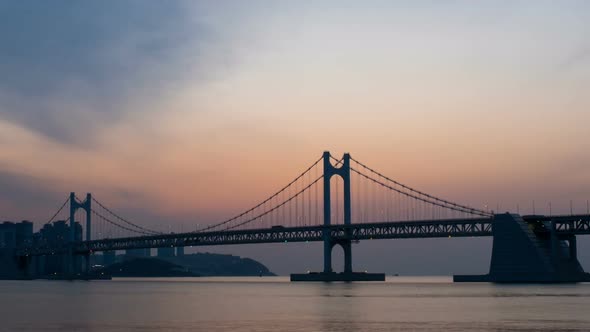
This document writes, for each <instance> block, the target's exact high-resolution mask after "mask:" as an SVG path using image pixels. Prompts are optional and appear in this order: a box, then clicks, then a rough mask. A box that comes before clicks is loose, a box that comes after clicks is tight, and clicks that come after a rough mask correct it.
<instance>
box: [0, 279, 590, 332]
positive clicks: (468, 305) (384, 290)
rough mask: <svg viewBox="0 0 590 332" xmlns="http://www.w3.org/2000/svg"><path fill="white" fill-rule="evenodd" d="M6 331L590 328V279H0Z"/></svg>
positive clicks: (0, 328) (504, 329) (559, 329)
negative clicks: (557, 281) (579, 281)
mask: <svg viewBox="0 0 590 332" xmlns="http://www.w3.org/2000/svg"><path fill="white" fill-rule="evenodd" d="M0 294H1V296H0V308H1V309H2V311H1V312H2V314H1V315H0V317H1V325H0V330H2V331H130V330H131V331H589V330H590V317H589V316H588V315H587V311H588V308H589V307H590V284H577V285H493V284H453V283H452V282H451V279H450V278H446V277H415V278H409V277H403V278H402V277H392V278H389V279H388V281H387V282H384V283H349V284H347V283H332V284H327V283H290V282H289V281H288V278H284V277H269V278H180V279H171V278H163V279H118V280H113V281H93V282H82V281H80V282H63V281H27V282H24V281H23V282H20V281H0Z"/></svg>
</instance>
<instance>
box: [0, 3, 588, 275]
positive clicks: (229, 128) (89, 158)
mask: <svg viewBox="0 0 590 332" xmlns="http://www.w3.org/2000/svg"><path fill="white" fill-rule="evenodd" d="M0 41H1V44H0V220H22V219H28V220H32V221H34V222H35V223H36V225H37V227H39V226H40V225H42V224H43V223H44V222H45V221H47V219H48V218H49V217H50V216H51V214H52V213H53V212H54V211H55V209H56V208H57V207H59V205H60V204H61V203H62V202H63V200H64V199H65V197H66V196H67V194H68V193H69V192H72V191H75V192H77V193H79V195H83V194H84V193H86V192H92V193H93V195H94V196H95V197H97V198H99V199H100V200H101V201H102V202H105V203H107V204H108V205H109V206H110V207H112V208H113V209H114V210H116V211H118V212H120V214H123V215H125V216H126V217H128V218H129V219H131V220H141V222H138V223H141V224H142V225H147V226H150V227H161V228H164V229H165V228H168V229H170V230H174V231H181V230H186V229H193V228H195V227H196V225H199V224H206V223H211V222H215V221H218V220H223V219H225V218H227V217H229V216H231V215H233V214H235V213H236V212H240V211H242V210H245V209H246V208H248V207H250V206H252V205H254V204H256V203H257V202H258V201H260V200H263V199H264V198H266V197H267V196H268V195H269V194H270V193H272V192H274V191H276V190H277V189H278V188H280V187H282V186H283V185H284V184H286V183H287V182H289V181H290V180H291V179H292V178H293V177H295V176H296V175H298V174H299V173H300V172H301V171H302V170H303V169H304V168H305V167H307V166H308V165H309V164H310V163H311V162H313V161H314V160H316V159H317V158H318V157H319V156H320V155H321V153H322V152H323V151H325V150H329V151H331V152H332V153H333V154H334V155H341V154H342V153H343V152H350V153H351V155H352V156H353V157H355V158H356V159H358V160H361V161H363V162H365V163H366V164H369V165H371V166H372V167H374V168H376V169H378V170H380V171H381V172H382V173H384V174H387V175H388V176H390V177H392V178H395V179H397V180H399V181H401V182H403V183H407V184H410V185H412V186H413V187H416V188H419V189H421V190H423V191H426V192H428V193H432V194H435V195H438V196H442V197H444V198H447V199H450V200H453V201H457V202H461V203H464V204H468V205H471V206H474V207H478V208H482V207H484V206H495V207H497V208H499V209H500V210H502V211H503V210H510V211H515V210H516V206H517V205H518V206H519V209H520V210H521V212H527V211H528V212H531V207H532V201H535V203H536V209H537V212H545V213H546V212H548V211H544V210H547V209H548V204H549V202H551V204H552V209H553V212H554V213H569V210H570V209H569V204H570V201H571V202H572V205H573V207H574V210H575V211H574V212H578V213H585V212H586V201H587V200H588V199H590V186H589V184H590V154H588V153H587V151H588V150H589V148H590V139H588V137H587V136H588V134H587V132H588V130H587V127H588V123H590V93H589V88H588V87H590V3H589V2H587V1H562V2H559V3H558V2H555V1H477V2H473V1H363V2H355V1H297V2H293V1H248V2H245V1H215V2H209V1H207V2H206V1H203V2H201V1H159V2H156V1H141V0H117V1H114V0H106V1H100V2H96V1H86V0H83V1H73V0H70V1H65V0H55V1H51V2H40V1H30V0H18V1H17V0H8V1H3V2H2V3H1V4H0ZM490 248H491V239H453V240H452V241H450V240H447V239H439V240H403V241H389V240H388V241H385V240H384V241H374V242H371V243H361V244H359V245H357V246H356V247H355V248H354V255H355V258H354V262H355V266H358V267H359V268H367V269H371V270H376V271H377V272H380V271H383V272H388V273H403V274H451V273H485V272H486V271H487V267H488V263H489V254H490ZM589 248H590V240H587V239H582V240H581V241H579V251H580V259H581V261H582V263H583V265H585V267H586V269H590V255H589V254H584V251H586V252H590V251H588V250H587V249H589ZM203 250H207V251H214V252H224V253H232V254H236V255H241V256H249V257H252V258H255V259H258V260H260V261H262V262H263V263H265V264H266V265H268V266H269V268H271V270H273V271H276V272H279V273H289V272H300V271H302V270H308V269H319V268H320V267H321V246H320V244H309V245H296V244H293V245H289V246H285V245H260V246H254V245H252V246H229V247H223V248H221V247H220V248H204V249H203ZM396 252H399V253H404V254H400V255H396V254H395V253H396ZM408 252H412V253H413V254H412V257H408V256H407V253H408ZM392 253H393V254H392ZM335 255H336V256H338V255H340V256H342V255H341V253H338V252H336V251H335ZM335 259H336V260H339V259H338V258H335ZM336 265H338V264H336Z"/></svg>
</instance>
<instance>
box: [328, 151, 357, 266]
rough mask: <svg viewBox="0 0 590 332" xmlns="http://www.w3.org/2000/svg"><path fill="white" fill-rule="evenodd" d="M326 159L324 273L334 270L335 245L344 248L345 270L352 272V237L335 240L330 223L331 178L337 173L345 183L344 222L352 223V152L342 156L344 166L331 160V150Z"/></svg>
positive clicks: (346, 223)
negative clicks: (333, 254) (333, 253)
mask: <svg viewBox="0 0 590 332" xmlns="http://www.w3.org/2000/svg"><path fill="white" fill-rule="evenodd" d="M323 159H324V160H323V161H324V226H325V227H324V231H323V234H322V235H323V237H324V273H331V272H333V271H332V249H333V247H334V246H335V245H340V246H341V247H342V249H343V250H344V272H345V273H352V246H351V244H352V241H351V240H350V238H348V239H345V240H337V241H336V240H333V239H332V236H331V233H330V227H329V226H330V224H331V220H332V202H331V190H330V189H331V186H330V180H331V179H332V176H334V175H337V176H340V177H341V178H342V182H343V183H344V191H343V194H344V204H343V209H344V224H345V225H350V211H351V207H350V154H348V153H345V154H344V156H343V158H342V166H340V167H335V166H334V165H332V162H331V161H330V152H328V151H326V152H324V155H323Z"/></svg>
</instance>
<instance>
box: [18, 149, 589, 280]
mask: <svg viewBox="0 0 590 332" xmlns="http://www.w3.org/2000/svg"><path fill="white" fill-rule="evenodd" d="M353 193H354V194H353ZM68 203H69V204H68ZM68 207H69V209H67V208H68ZM60 218H61V220H66V222H69V236H68V238H67V239H63V241H57V242H56V241H46V240H43V239H41V240H37V241H31V242H30V243H26V244H25V245H23V246H21V247H19V248H18V249H17V250H16V252H15V255H16V257H17V259H18V260H19V261H20V264H19V266H21V267H22V268H23V270H25V272H26V273H29V274H30V275H34V271H31V270H34V269H33V268H32V267H33V266H35V265H36V264H37V265H38V264H39V263H38V262H35V261H36V260H38V259H39V258H40V257H47V256H58V257H63V259H64V261H65V263H64V264H65V265H67V266H68V274H69V275H72V276H73V275H76V274H79V273H80V271H77V270H80V269H81V268H80V267H79V266H78V265H77V264H75V263H74V262H75V261H76V257H85V258H86V260H85V261H86V263H85V269H86V271H88V270H89V268H90V263H89V259H88V258H89V256H90V255H92V254H94V253H97V252H114V251H117V250H128V249H141V248H166V247H185V246H213V245H232V244H257V243H279V242H282V243H296V242H310V241H319V242H323V244H324V246H323V248H324V250H323V256H324V266H323V271H321V272H319V273H307V274H295V275H292V276H291V278H292V280H301V281H308V280H311V281H334V280H343V281H354V280H383V279H384V275H383V274H378V273H377V274H370V273H355V272H353V268H352V244H353V243H355V242H357V241H361V240H373V239H402V238H435V237H480V236H493V238H494V240H493V250H492V261H491V266H490V273H489V274H487V275H484V276H455V280H456V281H493V282H578V281H588V280H590V278H589V275H588V274H587V273H585V272H584V270H583V269H582V267H581V265H580V264H579V262H578V260H577V248H576V236H577V235H583V234H590V214H586V215H573V214H572V215H569V216H542V215H538V216H537V215H531V216H520V215H518V214H508V213H506V214H494V213H493V212H491V211H485V210H482V209H477V208H473V207H469V206H467V205H463V204H459V203H456V202H452V201H450V200H446V199H443V198H441V197H437V196H434V195H430V194H428V193H426V192H423V191H420V190H417V189H415V188H412V187H410V186H408V185H405V184H402V183H400V182H398V181H396V180H394V179H393V178H390V177H388V176H386V175H384V174H382V173H381V172H378V171H377V170H375V169H373V168H371V167H369V166H367V165H366V164H364V163H362V162H360V161H358V160H356V159H354V158H352V157H351V156H350V154H344V156H343V157H342V158H340V159H337V158H335V157H333V156H332V155H331V154H330V153H329V152H324V153H323V155H322V156H321V157H320V158H319V159H317V160H316V161H315V162H313V163H312V164H311V165H310V166H309V167H308V168H306V169H305V170H304V171H303V172H302V173H301V174H299V175H298V176H297V177H295V178H294V179H293V180H292V181H291V182H289V183H288V184H287V185H285V186H284V187H282V188H281V189H280V190H278V191H276V192H275V193H273V194H272V195H270V196H269V197H267V198H266V199H264V200H262V201H260V203H258V204H256V205H254V206H253V207H251V208H249V209H247V210H245V211H243V212H241V213H238V214H236V215H235V216H233V217H231V218H228V219H226V220H223V221H220V222H217V223H210V224H207V225H202V226H201V227H199V228H198V229H196V230H194V231H191V232H182V233H170V232H164V231H162V230H161V229H156V228H155V227H149V226H147V225H146V223H140V222H137V221H131V220H129V219H128V218H125V217H123V216H121V215H120V214H118V213H116V212H114V211H113V209H111V208H109V207H108V206H107V205H106V204H104V203H103V202H101V201H99V200H97V199H96V198H95V197H93V196H92V195H91V194H87V196H86V197H85V198H84V199H81V198H79V197H77V196H76V195H75V194H74V193H71V194H70V196H69V197H68V199H67V200H66V201H65V202H64V203H63V204H62V205H61V207H60V208H59V209H58V210H57V212H56V213H55V214H54V215H53V216H52V217H51V218H50V219H49V221H48V222H47V224H51V223H52V222H53V221H54V220H58V219H60ZM82 234H84V236H82ZM334 246H341V247H342V248H343V251H344V272H342V273H335V272H334V271H333V270H332V249H333V247H334Z"/></svg>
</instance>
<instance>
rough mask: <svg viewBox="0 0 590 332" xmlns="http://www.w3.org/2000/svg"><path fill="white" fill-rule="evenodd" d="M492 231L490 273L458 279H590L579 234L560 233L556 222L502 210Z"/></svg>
mask: <svg viewBox="0 0 590 332" xmlns="http://www.w3.org/2000/svg"><path fill="white" fill-rule="evenodd" d="M492 234H493V237H494V241H493V249H492V261H491V264H490V272H489V274H486V275H480V276H466V275H456V276H454V277H453V280H454V281H455V282H495V283H575V282H590V274H588V273H586V272H584V269H583V268H582V266H581V265H580V262H579V261H578V259H577V248H576V238H575V235H567V236H558V235H557V234H556V232H555V224H554V222H551V221H544V222H526V221H524V220H523V219H522V217H521V216H519V215H516V214H508V213H506V214H498V215H495V216H494V221H493V224H492Z"/></svg>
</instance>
